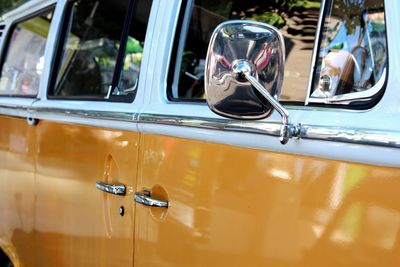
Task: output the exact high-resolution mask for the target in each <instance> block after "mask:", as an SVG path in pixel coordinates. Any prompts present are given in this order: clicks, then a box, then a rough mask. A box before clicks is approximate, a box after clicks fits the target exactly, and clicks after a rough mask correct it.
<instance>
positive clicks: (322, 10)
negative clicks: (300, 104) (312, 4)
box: [304, 0, 326, 106]
mask: <svg viewBox="0 0 400 267" xmlns="http://www.w3.org/2000/svg"><path fill="white" fill-rule="evenodd" d="M325 4H326V0H322V3H321V8H320V10H319V17H318V25H317V33H316V36H315V41H314V47H313V52H312V58H311V68H310V75H309V76H308V89H307V96H306V101H305V103H304V105H306V106H307V105H308V101H309V98H310V96H311V91H312V87H313V83H314V79H313V78H314V72H315V67H316V66H317V56H318V55H317V53H318V45H319V41H320V36H321V31H322V21H323V20H324V13H325Z"/></svg>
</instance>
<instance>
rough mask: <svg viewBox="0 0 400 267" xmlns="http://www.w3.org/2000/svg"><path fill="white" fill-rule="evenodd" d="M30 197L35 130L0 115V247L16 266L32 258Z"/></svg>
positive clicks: (32, 238)
mask: <svg viewBox="0 0 400 267" xmlns="http://www.w3.org/2000/svg"><path fill="white" fill-rule="evenodd" d="M34 200H35V129H34V128H32V127H29V126H28V124H27V122H26V120H25V119H22V118H13V117H5V116H0V210H1V212H0V246H1V248H2V249H3V250H4V251H5V252H6V253H7V254H8V256H9V257H10V258H11V260H13V261H14V264H15V266H16V267H18V266H19V264H20V262H19V258H21V259H24V261H25V262H27V263H30V262H33V260H34V254H33V253H32V252H33V250H34V234H33V233H34V220H35V214H34ZM22 232H23V233H24V236H21V235H20V234H19V233H22ZM25 266H26V265H25Z"/></svg>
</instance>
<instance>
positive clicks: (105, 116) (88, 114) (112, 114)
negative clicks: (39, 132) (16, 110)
mask: <svg viewBox="0 0 400 267" xmlns="http://www.w3.org/2000/svg"><path fill="white" fill-rule="evenodd" d="M30 110H31V111H32V112H34V114H35V115H36V114H38V115H42V114H51V115H61V116H71V117H78V118H85V119H99V120H112V121H127V122H133V121H135V118H137V117H138V116H137V114H136V113H132V112H117V111H94V110H81V109H80V110H75V109H61V108H31V109H30ZM136 120H137V119H136Z"/></svg>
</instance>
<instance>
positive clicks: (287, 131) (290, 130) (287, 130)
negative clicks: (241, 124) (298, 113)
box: [241, 68, 301, 145]
mask: <svg viewBox="0 0 400 267" xmlns="http://www.w3.org/2000/svg"><path fill="white" fill-rule="evenodd" d="M247 70H248V68H246V69H243V70H242V71H241V74H242V75H244V76H245V77H246V79H247V80H248V81H249V82H250V83H251V85H253V86H254V88H255V89H256V90H257V91H258V92H259V93H260V94H261V95H262V96H263V97H265V99H266V100H267V101H268V102H269V103H270V104H271V105H272V106H273V107H274V109H276V111H278V113H279V114H280V115H281V117H282V126H281V131H280V137H279V141H280V142H281V144H282V145H285V144H287V142H288V141H289V139H290V138H300V133H301V125H300V124H298V125H293V124H289V111H288V110H287V109H285V108H284V107H283V106H282V105H281V104H280V103H279V102H278V100H276V99H275V97H273V96H272V95H271V94H270V93H269V92H268V90H267V89H265V88H264V87H263V86H262V85H261V83H259V82H258V81H257V79H255V78H254V77H253V76H251V74H250V72H249V71H247Z"/></svg>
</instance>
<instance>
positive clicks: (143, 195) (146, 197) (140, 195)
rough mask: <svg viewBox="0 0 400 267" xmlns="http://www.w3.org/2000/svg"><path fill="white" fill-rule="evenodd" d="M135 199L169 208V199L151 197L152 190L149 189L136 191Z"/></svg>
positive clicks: (148, 204)
mask: <svg viewBox="0 0 400 267" xmlns="http://www.w3.org/2000/svg"><path fill="white" fill-rule="evenodd" d="M133 199H134V200H135V201H136V202H137V203H139V204H142V205H145V206H150V207H159V208H168V201H165V200H157V199H154V198H151V194H150V191H147V190H143V191H140V192H136V193H135V194H134V195H133Z"/></svg>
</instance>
